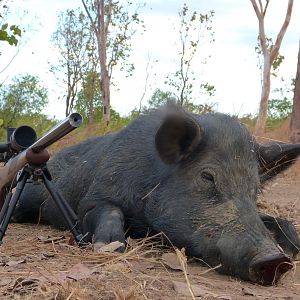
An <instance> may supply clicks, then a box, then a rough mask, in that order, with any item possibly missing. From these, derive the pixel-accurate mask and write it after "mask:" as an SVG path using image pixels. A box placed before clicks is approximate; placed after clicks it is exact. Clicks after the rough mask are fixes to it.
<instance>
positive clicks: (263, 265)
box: [249, 253, 294, 285]
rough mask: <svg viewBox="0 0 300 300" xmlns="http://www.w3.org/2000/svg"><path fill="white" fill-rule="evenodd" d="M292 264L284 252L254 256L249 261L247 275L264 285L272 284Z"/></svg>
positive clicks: (290, 267) (291, 266)
mask: <svg viewBox="0 0 300 300" xmlns="http://www.w3.org/2000/svg"><path fill="white" fill-rule="evenodd" d="M293 266H294V265H293V263H292V260H291V258H290V257H289V256H287V255H285V254H284V253H279V254H276V255H270V256H265V257H262V258H258V259H257V258H254V259H253V260H252V262H251V263H250V271H249V277H250V280H252V281H254V282H257V283H261V284H264V285H269V284H274V283H276V282H278V280H279V279H280V278H281V276H282V275H283V274H284V273H286V272H287V271H289V270H290V269H292V268H293Z"/></svg>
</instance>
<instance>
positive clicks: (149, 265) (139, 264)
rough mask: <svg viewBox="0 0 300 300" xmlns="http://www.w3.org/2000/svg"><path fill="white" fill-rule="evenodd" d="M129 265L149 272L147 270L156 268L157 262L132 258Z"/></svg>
mask: <svg viewBox="0 0 300 300" xmlns="http://www.w3.org/2000/svg"><path fill="white" fill-rule="evenodd" d="M129 266H130V268H131V269H134V270H137V271H140V272H143V273H145V272H147V270H150V269H154V268H155V263H153V262H148V261H140V260H131V261H130V262H129Z"/></svg>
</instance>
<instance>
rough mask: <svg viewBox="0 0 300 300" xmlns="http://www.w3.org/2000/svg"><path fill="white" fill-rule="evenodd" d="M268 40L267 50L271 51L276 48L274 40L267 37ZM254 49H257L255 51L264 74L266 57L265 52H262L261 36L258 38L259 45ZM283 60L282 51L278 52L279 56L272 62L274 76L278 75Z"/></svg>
mask: <svg viewBox="0 0 300 300" xmlns="http://www.w3.org/2000/svg"><path fill="white" fill-rule="evenodd" d="M266 42H267V49H268V50H267V51H269V52H271V51H272V50H273V48H274V42H273V40H272V38H268V37H266ZM254 49H255V53H256V55H257V60H258V67H259V69H260V71H261V74H262V69H263V61H264V58H263V52H262V49H261V45H260V41H259V36H258V38H257V45H256V46H255V48H254ZM283 60H284V56H283V55H281V54H280V53H278V55H277V57H276V58H275V59H274V61H273V63H272V69H271V75H272V76H274V77H277V76H278V72H279V67H280V66H281V64H282V62H283ZM261 76H262V75H261Z"/></svg>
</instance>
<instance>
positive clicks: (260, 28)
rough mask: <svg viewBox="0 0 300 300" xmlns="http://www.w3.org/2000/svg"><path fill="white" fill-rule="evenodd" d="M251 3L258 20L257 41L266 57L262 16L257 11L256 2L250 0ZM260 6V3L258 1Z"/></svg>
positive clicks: (266, 48)
mask: <svg viewBox="0 0 300 300" xmlns="http://www.w3.org/2000/svg"><path fill="white" fill-rule="evenodd" d="M250 1H251V3H252V6H253V8H254V11H255V13H256V16H257V19H258V28H259V41H260V46H261V50H262V52H263V55H264V56H265V55H267V52H268V46H267V40H266V34H265V25H264V15H263V14H262V13H261V12H260V11H259V8H258V6H257V3H256V0H250ZM260 4H261V1H260Z"/></svg>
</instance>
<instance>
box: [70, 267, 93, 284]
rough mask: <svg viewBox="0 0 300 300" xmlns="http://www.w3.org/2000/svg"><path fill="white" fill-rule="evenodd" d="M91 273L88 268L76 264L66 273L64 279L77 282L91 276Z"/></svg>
mask: <svg viewBox="0 0 300 300" xmlns="http://www.w3.org/2000/svg"><path fill="white" fill-rule="evenodd" d="M93 272H94V271H93V270H91V269H90V268H88V267H87V266H85V265H83V264H82V263H78V264H76V265H75V266H73V267H72V268H71V269H70V270H69V271H68V274H67V276H66V277H67V278H70V279H74V280H76V281H77V280H80V279H85V278H88V277H90V276H91V275H92V274H93Z"/></svg>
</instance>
